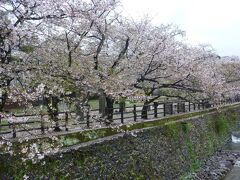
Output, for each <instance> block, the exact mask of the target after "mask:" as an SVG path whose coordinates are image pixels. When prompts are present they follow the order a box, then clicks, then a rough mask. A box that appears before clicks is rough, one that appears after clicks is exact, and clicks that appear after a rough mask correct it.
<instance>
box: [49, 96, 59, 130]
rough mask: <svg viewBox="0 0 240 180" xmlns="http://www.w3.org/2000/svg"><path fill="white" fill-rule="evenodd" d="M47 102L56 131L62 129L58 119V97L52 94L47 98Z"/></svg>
mask: <svg viewBox="0 0 240 180" xmlns="http://www.w3.org/2000/svg"><path fill="white" fill-rule="evenodd" d="M46 103H47V109H48V114H49V116H50V119H51V120H52V121H53V122H54V123H55V127H54V131H61V128H60V127H59V119H58V103H59V99H58V97H56V96H51V97H50V98H46Z"/></svg>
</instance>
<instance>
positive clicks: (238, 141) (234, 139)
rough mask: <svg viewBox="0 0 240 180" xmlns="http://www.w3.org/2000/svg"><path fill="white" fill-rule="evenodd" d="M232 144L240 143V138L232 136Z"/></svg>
mask: <svg viewBox="0 0 240 180" xmlns="http://www.w3.org/2000/svg"><path fill="white" fill-rule="evenodd" d="M232 142H233V143H240V138H239V137H236V136H233V135H232Z"/></svg>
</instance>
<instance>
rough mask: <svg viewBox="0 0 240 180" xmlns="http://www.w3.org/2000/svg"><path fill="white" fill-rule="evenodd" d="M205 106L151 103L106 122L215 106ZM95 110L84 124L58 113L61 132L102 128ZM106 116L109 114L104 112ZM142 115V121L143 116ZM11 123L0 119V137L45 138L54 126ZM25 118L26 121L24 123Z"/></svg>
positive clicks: (118, 111)
mask: <svg viewBox="0 0 240 180" xmlns="http://www.w3.org/2000/svg"><path fill="white" fill-rule="evenodd" d="M235 102H238V101H231V100H229V101H224V102H221V104H232V103H235ZM219 105H220V104H213V103H209V102H184V101H178V102H154V103H152V104H149V105H147V108H146V110H145V112H143V111H142V108H143V106H137V105H133V106H131V107H125V108H113V109H111V110H113V114H112V119H108V122H109V121H110V122H111V123H112V124H124V123H129V122H137V121H139V120H141V121H144V120H149V119H155V118H161V117H166V116H171V115H173V114H179V113H185V112H193V111H199V110H204V109H208V108H212V107H215V106H219ZM98 112H99V109H92V110H91V111H90V109H88V111H86V113H85V115H84V121H76V120H75V119H76V113H75V112H59V114H58V118H59V120H58V123H59V127H60V128H61V130H62V131H69V130H70V129H71V130H73V129H79V128H80V129H90V128H91V127H92V125H93V124H95V125H96V124H99V125H106V124H105V123H104V122H105V120H106V119H105V118H103V117H102V118H101V117H99V116H95V115H94V114H98ZM108 112H109V111H108ZM142 114H144V118H143V115H142ZM12 118H15V121H12V122H8V121H6V120H4V118H3V119H1V118H0V135H2V136H3V135H5V136H7V137H9V138H10V137H11V138H16V137H22V136H26V135H32V134H46V133H47V131H48V130H49V129H50V128H51V129H53V128H55V127H56V125H55V124H54V122H51V121H47V120H45V118H47V115H43V114H21V115H20V114H15V115H14V114H12ZM24 118H27V120H24Z"/></svg>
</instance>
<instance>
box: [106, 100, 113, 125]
mask: <svg viewBox="0 0 240 180" xmlns="http://www.w3.org/2000/svg"><path fill="white" fill-rule="evenodd" d="M106 103H107V107H106V115H107V122H106V123H107V124H111V123H112V122H113V103H114V99H113V98H111V97H109V96H106Z"/></svg>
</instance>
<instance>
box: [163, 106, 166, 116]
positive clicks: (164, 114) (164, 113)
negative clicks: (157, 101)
mask: <svg viewBox="0 0 240 180" xmlns="http://www.w3.org/2000/svg"><path fill="white" fill-rule="evenodd" d="M163 116H166V103H163Z"/></svg>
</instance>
